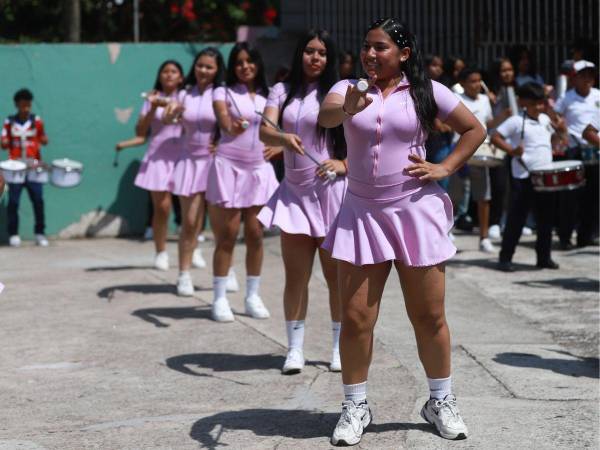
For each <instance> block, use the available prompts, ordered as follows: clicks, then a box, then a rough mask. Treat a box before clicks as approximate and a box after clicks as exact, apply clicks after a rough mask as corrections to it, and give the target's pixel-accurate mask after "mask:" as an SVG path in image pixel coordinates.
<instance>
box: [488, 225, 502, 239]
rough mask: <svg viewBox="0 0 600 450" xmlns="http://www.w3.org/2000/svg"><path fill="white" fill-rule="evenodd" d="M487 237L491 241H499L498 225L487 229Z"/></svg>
mask: <svg viewBox="0 0 600 450" xmlns="http://www.w3.org/2000/svg"><path fill="white" fill-rule="evenodd" d="M488 236H489V238H490V239H493V240H495V241H497V240H499V239H500V237H501V236H500V225H492V226H491V227H490V228H489V229H488Z"/></svg>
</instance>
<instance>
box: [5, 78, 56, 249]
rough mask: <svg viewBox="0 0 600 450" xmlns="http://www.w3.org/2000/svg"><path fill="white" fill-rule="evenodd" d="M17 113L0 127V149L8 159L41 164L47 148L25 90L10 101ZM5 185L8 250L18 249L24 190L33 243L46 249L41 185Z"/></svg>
mask: <svg viewBox="0 0 600 450" xmlns="http://www.w3.org/2000/svg"><path fill="white" fill-rule="evenodd" d="M13 99H14V102H15V106H16V107H17V113H16V114H15V115H13V116H9V117H8V118H7V119H6V120H5V121H4V126H3V127H2V139H1V146H2V148H3V149H6V150H8V158H9V159H23V160H25V159H35V160H38V161H39V160H41V159H42V158H41V155H40V147H41V146H42V145H47V144H48V137H47V136H46V133H45V131H44V123H43V122H42V119H41V118H40V116H38V115H36V114H32V113H31V103H32V101H33V94H32V93H31V91H30V90H29V89H21V90H19V91H17V92H16V93H15V95H14V97H13ZM7 184H8V208H7V213H8V235H9V236H10V237H9V244H10V245H11V246H12V247H18V246H20V245H21V238H20V237H19V200H20V198H21V191H22V189H23V188H25V189H27V193H28V194H29V198H30V200H31V203H32V205H33V212H34V216H35V230H34V231H35V241H36V243H37V245H39V246H41V247H47V246H48V239H47V238H46V236H45V234H44V229H45V223H44V198H43V196H42V183H37V182H33V181H29V180H27V179H26V180H25V183H23V184H15V183H7Z"/></svg>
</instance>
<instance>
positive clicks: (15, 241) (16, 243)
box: [8, 234, 21, 247]
mask: <svg viewBox="0 0 600 450" xmlns="http://www.w3.org/2000/svg"><path fill="white" fill-rule="evenodd" d="M8 245H10V246H11V247H20V246H21V238H20V237H19V235H18V234H13V235H12V236H11V237H9V238H8Z"/></svg>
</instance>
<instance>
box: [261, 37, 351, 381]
mask: <svg viewBox="0 0 600 450" xmlns="http://www.w3.org/2000/svg"><path fill="white" fill-rule="evenodd" d="M337 78H338V77H337V61H336V50H335V46H334V44H333V41H332V39H331V38H330V36H329V33H327V32H326V31H311V32H309V33H307V34H306V36H305V37H303V38H301V39H300V41H299V42H298V46H297V47H296V52H295V55H294V60H293V62H292V69H291V74H290V77H289V78H288V80H289V82H287V83H278V84H276V85H275V86H273V88H272V89H271V93H270V94H269V98H268V100H267V106H266V108H265V116H266V117H267V118H268V119H270V120H271V121H272V122H273V123H279V124H281V127H282V128H283V130H284V131H285V133H279V132H278V131H277V130H276V129H274V127H273V126H271V125H268V124H265V123H263V125H262V127H261V139H262V140H263V142H265V144H267V145H274V146H282V147H287V148H294V149H296V150H297V151H299V152H302V151H303V152H305V153H310V154H311V156H313V157H314V158H315V160H317V161H319V162H320V163H321V165H322V166H323V167H325V168H326V169H327V170H332V171H334V172H336V173H337V174H338V177H337V178H336V179H335V180H334V181H330V180H328V179H327V177H326V176H325V174H324V173H319V167H318V166H317V164H315V163H314V162H313V161H312V160H311V159H309V158H308V157H307V156H304V155H301V154H299V153H295V152H293V151H289V150H288V151H285V153H284V162H285V178H284V180H283V182H282V183H281V185H280V186H279V189H278V190H277V191H276V192H275V194H274V195H273V196H272V197H271V199H270V200H269V202H268V203H267V204H266V205H265V207H264V208H263V209H262V210H261V212H260V214H259V215H258V219H259V220H260V221H261V222H262V223H263V225H265V226H266V227H271V226H273V225H276V226H277V227H279V228H280V229H281V254H282V256H283V264H284V267H285V289H284V292H283V307H284V312H285V321H286V329H287V335H288V352H287V357H286V360H285V363H284V365H283V373H284V374H292V373H298V372H300V371H301V370H302V368H303V367H304V355H303V342H304V319H305V318H306V310H307V307H308V282H309V280H310V276H311V272H312V266H313V261H314V258H315V252H316V251H317V249H318V248H319V246H320V245H321V243H322V242H323V239H324V237H325V235H326V234H327V232H328V231H329V227H330V226H331V224H332V222H333V220H334V219H335V217H336V216H337V214H338V211H339V209H340V205H341V203H342V199H343V197H344V192H345V190H346V177H345V176H344V175H345V174H346V166H345V163H344V160H345V158H346V151H345V150H346V148H345V142H344V139H343V135H342V133H343V130H342V129H341V127H339V128H337V129H333V130H325V129H324V128H322V127H320V126H319V125H318V124H317V115H318V114H319V106H320V102H321V100H322V99H323V98H324V96H325V94H327V92H328V91H329V89H330V88H331V86H333V84H334V83H335V82H336V81H337ZM319 257H320V259H321V266H322V268H323V275H324V276H325V280H326V282H327V287H328V288H329V305H330V310H331V320H332V330H333V351H332V358H331V365H330V369H331V370H332V371H336V372H337V371H339V370H341V363H340V357H339V345H338V343H339V331H340V304H339V293H338V289H337V284H338V281H337V265H336V263H335V261H334V260H333V259H332V258H331V256H330V255H329V253H328V252H326V251H324V250H322V249H319Z"/></svg>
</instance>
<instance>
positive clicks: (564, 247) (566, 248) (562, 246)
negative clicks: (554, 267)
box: [558, 241, 575, 251]
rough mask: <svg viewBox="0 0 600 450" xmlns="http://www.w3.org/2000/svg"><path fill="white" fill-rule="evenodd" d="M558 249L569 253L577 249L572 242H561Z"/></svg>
mask: <svg viewBox="0 0 600 450" xmlns="http://www.w3.org/2000/svg"><path fill="white" fill-rule="evenodd" d="M558 248H560V249H561V250H564V251H569V250H573V249H574V248H575V246H574V245H573V244H572V243H571V241H566V242H561V243H560V244H559V245H558Z"/></svg>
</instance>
